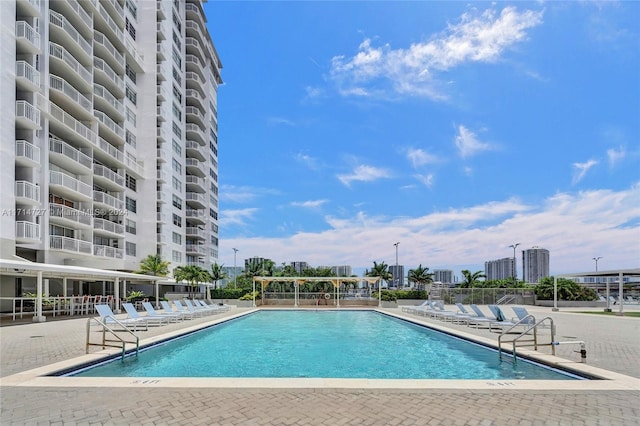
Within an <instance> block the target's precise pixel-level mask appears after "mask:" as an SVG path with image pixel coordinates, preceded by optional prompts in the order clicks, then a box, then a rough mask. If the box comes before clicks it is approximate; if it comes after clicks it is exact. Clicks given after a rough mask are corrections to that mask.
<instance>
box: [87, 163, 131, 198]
mask: <svg viewBox="0 0 640 426" xmlns="http://www.w3.org/2000/svg"><path fill="white" fill-rule="evenodd" d="M93 181H94V183H96V184H98V185H100V186H102V187H104V188H105V189H108V190H111V191H117V192H118V191H123V190H124V176H121V175H119V174H118V173H116V172H114V171H113V170H111V169H110V168H108V167H105V166H103V165H102V164H94V165H93Z"/></svg>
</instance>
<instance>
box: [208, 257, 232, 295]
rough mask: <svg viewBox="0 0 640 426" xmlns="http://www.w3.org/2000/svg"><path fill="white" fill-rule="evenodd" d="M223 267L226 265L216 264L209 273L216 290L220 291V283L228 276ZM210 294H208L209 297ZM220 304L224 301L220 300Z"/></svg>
mask: <svg viewBox="0 0 640 426" xmlns="http://www.w3.org/2000/svg"><path fill="white" fill-rule="evenodd" d="M223 266H224V265H218V262H215V263H214V264H213V265H211V271H210V272H209V276H210V277H211V281H213V289H214V290H217V289H218V281H220V280H224V279H225V278H227V276H228V275H227V273H226V272H225V271H224V270H223V269H222V267H223ZM209 294H210V293H209V292H207V296H208V295H209ZM220 297H222V296H220ZM207 299H208V297H207ZM220 302H222V300H220Z"/></svg>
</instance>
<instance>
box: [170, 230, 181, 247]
mask: <svg viewBox="0 0 640 426" xmlns="http://www.w3.org/2000/svg"><path fill="white" fill-rule="evenodd" d="M171 237H172V238H171V239H172V240H173V243H174V244H182V235H180V234H178V233H177V232H173V233H172V235H171Z"/></svg>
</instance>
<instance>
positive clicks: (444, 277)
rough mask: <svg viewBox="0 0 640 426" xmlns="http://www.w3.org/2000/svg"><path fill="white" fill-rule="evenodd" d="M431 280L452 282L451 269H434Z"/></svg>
mask: <svg viewBox="0 0 640 426" xmlns="http://www.w3.org/2000/svg"><path fill="white" fill-rule="evenodd" d="M433 281H438V282H441V283H446V284H452V283H453V271H452V270H450V269H434V270H433Z"/></svg>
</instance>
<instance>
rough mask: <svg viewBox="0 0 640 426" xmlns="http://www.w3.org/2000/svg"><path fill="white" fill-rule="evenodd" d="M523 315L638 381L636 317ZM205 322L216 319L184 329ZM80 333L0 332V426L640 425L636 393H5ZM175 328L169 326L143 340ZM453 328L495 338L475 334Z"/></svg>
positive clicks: (68, 325) (77, 343) (79, 346)
mask: <svg viewBox="0 0 640 426" xmlns="http://www.w3.org/2000/svg"><path fill="white" fill-rule="evenodd" d="M505 310H506V311H508V310H509V308H508V307H507V308H506V309H505ZM239 311H241V309H235V310H233V311H232V313H237V312H239ZM390 311H393V310H390ZM396 311H399V310H396ZM530 312H532V313H534V314H535V315H536V317H540V316H543V315H551V316H553V318H554V320H555V321H556V324H557V329H558V336H559V337H560V338H563V339H566V340H572V339H578V340H585V341H586V342H587V351H588V359H587V361H588V363H589V364H590V365H593V366H597V367H601V368H606V369H609V370H612V371H616V372H619V373H622V374H626V375H630V376H633V377H637V378H640V362H639V361H638V359H640V355H638V354H640V319H637V318H627V317H601V316H595V315H584V314H577V313H568V312H566V311H564V310H563V311H561V312H555V313H551V311H550V310H549V309H546V308H530ZM211 318H216V317H210V318H204V319H198V320H194V321H189V322H187V324H188V325H189V326H191V325H193V324H194V322H207V321H209V320H210V319H211ZM427 321H430V320H427ZM434 324H437V325H442V323H441V322H439V321H434ZM85 325H86V320H83V319H79V320H67V321H56V322H49V323H42V324H29V325H19V326H11V327H2V328H0V340H1V342H2V344H1V345H0V356H1V358H0V376H1V377H2V378H3V383H2V384H3V386H2V388H1V389H0V392H1V404H2V405H1V417H0V424H2V425H23V424H33V425H37V424H43V425H50V424H60V425H63V424H64V425H67V424H86V425H89V424H112V425H126V424H158V425H161V424H162V425H164V424H185V425H198V424H201V425H213V424H227V425H244V424H256V425H290V424H291V425H412V424H416V425H438V424H442V425H474V424H477V425H502V424H509V425H510V424H513V425H526V424H540V425H546V424H566V425H596V424H602V425H635V424H638V425H640V389H636V390H571V391H567V390H564V391H561V390H553V387H549V389H552V390H521V389H517V390H516V389H509V388H508V384H507V385H506V388H497V389H495V390H494V389H491V390H478V389H464V388H460V389H442V388H440V389H368V388H362V389H331V388H303V389H293V388H290V389H287V388H284V389H269V388H247V389H244V388H224V387H223V388H209V387H198V388H195V387H194V388H184V387H180V388H163V387H148V388H146V387H145V388H140V387H135V388H133V387H118V388H109V387H81V388H80V387H78V388H74V387H46V386H37V387H35V386H32V387H29V386H7V385H5V383H4V382H5V379H6V378H7V376H10V375H13V374H16V373H20V372H23V371H25V370H28V369H31V368H35V367H40V366H44V365H48V364H51V363H53V362H58V361H63V360H67V359H70V358H74V357H77V356H80V355H83V354H84V336H85V334H84V333H85ZM448 326H449V325H448ZM180 327H182V324H177V325H174V324H172V325H169V326H164V327H162V328H153V329H151V330H150V331H149V332H145V333H142V334H143V335H144V336H145V337H148V336H152V335H157V334H161V333H165V332H167V331H171V330H172V329H179V328H180ZM451 328H452V329H460V331H464V332H472V333H474V334H476V333H477V334H478V335H480V336H482V335H485V336H490V337H491V338H493V339H496V335H495V334H492V335H489V334H488V333H487V332H486V331H483V330H479V331H476V330H475V329H471V328H468V327H466V326H457V325H453V326H451ZM575 349H576V348H575V347H569V346H567V347H564V348H563V347H561V348H559V352H566V357H567V358H569V359H572V360H578V359H579V356H578V355H577V354H575V353H573V352H572V351H573V350H575ZM561 355H564V354H561Z"/></svg>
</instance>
